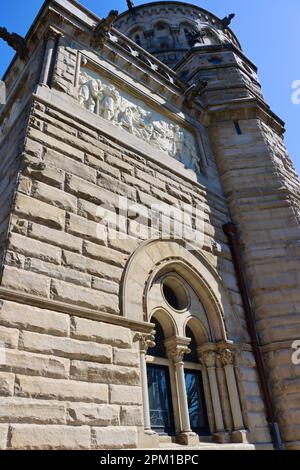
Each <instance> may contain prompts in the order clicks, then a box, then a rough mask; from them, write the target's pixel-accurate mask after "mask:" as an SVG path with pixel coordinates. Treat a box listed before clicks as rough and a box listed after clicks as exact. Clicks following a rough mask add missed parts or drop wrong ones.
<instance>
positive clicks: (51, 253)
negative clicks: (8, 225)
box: [9, 233, 61, 264]
mask: <svg viewBox="0 0 300 470" xmlns="http://www.w3.org/2000/svg"><path fill="white" fill-rule="evenodd" d="M9 249H10V250H12V251H17V252H18V253H21V254H23V255H25V256H31V257H33V258H40V259H42V260H44V261H49V262H50V263H55V264H60V260H61V249H60V248H57V247H55V246H52V245H49V244H47V243H43V242H41V241H38V240H32V239H31V238H28V237H23V236H22V235H18V234H17V233H12V234H11V236H10V239H9Z"/></svg>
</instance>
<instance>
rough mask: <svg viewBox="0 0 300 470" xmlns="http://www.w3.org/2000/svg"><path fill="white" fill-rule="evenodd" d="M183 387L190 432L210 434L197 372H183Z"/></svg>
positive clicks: (200, 375) (200, 380) (199, 376)
mask: <svg viewBox="0 0 300 470" xmlns="http://www.w3.org/2000/svg"><path fill="white" fill-rule="evenodd" d="M184 374H185V385H186V392H187V399H188V407H189V415H190V423H191V429H192V431H194V432H196V433H197V434H200V435H208V434H210V431H209V425H208V419H207V410H206V404H205V397H204V388H203V381H202V374H201V372H200V371H198V370H187V369H186V370H185V371H184Z"/></svg>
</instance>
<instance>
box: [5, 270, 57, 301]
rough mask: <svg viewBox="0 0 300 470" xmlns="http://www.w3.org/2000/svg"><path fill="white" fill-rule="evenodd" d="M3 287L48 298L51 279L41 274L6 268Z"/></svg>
mask: <svg viewBox="0 0 300 470" xmlns="http://www.w3.org/2000/svg"><path fill="white" fill-rule="evenodd" d="M2 286H3V287H6V288H8V289H12V290H17V291H20V292H26V293H28V294H33V295H39V296H42V297H48V296H49V292H50V279H49V278H48V277H46V276H42V275H40V274H35V273H31V272H29V271H24V270H20V269H17V268H13V267H10V266H6V267H5V268H4V273H3V278H2Z"/></svg>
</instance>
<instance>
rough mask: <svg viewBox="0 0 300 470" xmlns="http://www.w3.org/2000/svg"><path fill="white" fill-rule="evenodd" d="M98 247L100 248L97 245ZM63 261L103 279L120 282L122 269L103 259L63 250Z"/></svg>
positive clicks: (67, 264)
mask: <svg viewBox="0 0 300 470" xmlns="http://www.w3.org/2000/svg"><path fill="white" fill-rule="evenodd" d="M99 248H101V247H100V246H99ZM63 262H64V264H65V265H66V266H70V267H71V268H74V269H79V270H80V271H84V272H87V273H89V274H93V275H94V276H98V277H101V278H104V279H109V280H113V281H116V282H120V279H121V277H122V269H120V268H119V267H118V266H111V265H109V264H107V263H104V262H103V261H98V260H95V259H91V258H87V257H86V256H80V255H77V254H75V253H71V252H68V251H63Z"/></svg>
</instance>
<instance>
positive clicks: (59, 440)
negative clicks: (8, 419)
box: [10, 424, 90, 450]
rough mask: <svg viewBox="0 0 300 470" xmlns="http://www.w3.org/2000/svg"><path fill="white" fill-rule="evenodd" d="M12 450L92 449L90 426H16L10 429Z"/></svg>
mask: <svg viewBox="0 0 300 470" xmlns="http://www.w3.org/2000/svg"><path fill="white" fill-rule="evenodd" d="M10 434H11V443H10V448H11V449H13V450H14V449H18V450H70V449H73V450H80V449H89V448H90V428H89V427H88V426H80V427H78V426H77V427H74V426H59V425H52V426H43V425H29V424H14V425H13V426H11V428H10Z"/></svg>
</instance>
